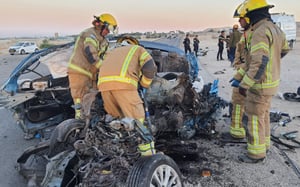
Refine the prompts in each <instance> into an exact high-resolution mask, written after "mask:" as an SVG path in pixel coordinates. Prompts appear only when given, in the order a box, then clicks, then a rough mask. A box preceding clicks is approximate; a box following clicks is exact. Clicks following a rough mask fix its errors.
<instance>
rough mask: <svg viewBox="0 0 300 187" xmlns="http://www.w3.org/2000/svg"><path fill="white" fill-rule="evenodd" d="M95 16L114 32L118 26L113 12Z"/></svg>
mask: <svg viewBox="0 0 300 187" xmlns="http://www.w3.org/2000/svg"><path fill="white" fill-rule="evenodd" d="M94 18H95V19H96V20H97V21H99V22H101V23H103V24H104V26H106V27H107V28H108V30H109V31H110V32H114V31H115V30H116V29H117V27H118V24H117V21H116V19H115V18H114V17H113V16H112V15H111V14H108V13H105V14H101V15H100V16H94Z"/></svg>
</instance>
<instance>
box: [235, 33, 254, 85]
mask: <svg viewBox="0 0 300 187" xmlns="http://www.w3.org/2000/svg"><path fill="white" fill-rule="evenodd" d="M249 32H250V29H248V30H246V31H244V33H243V35H242V37H241V39H240V41H239V42H238V43H237V45H236V51H235V58H234V62H233V67H234V68H236V70H237V71H236V74H235V75H234V78H235V79H236V80H239V81H241V80H242V79H243V77H244V75H245V73H246V68H247V64H246V61H247V56H248V55H247V54H248V52H249V49H248V47H247V38H248V37H247V36H248V35H249Z"/></svg>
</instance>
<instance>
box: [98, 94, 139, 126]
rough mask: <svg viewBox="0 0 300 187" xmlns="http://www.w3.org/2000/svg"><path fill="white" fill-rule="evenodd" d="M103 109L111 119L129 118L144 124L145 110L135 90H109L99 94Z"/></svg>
mask: <svg viewBox="0 0 300 187" xmlns="http://www.w3.org/2000/svg"><path fill="white" fill-rule="evenodd" d="M101 95H102V99H103V102H104V109H105V110H106V112H107V113H108V114H110V115H112V116H113V117H120V118H123V117H131V118H134V119H137V120H139V121H140V122H141V123H144V119H145V110H144V105H143V101H142V100H141V98H140V96H139V94H138V92H137V90H110V91H102V92H101Z"/></svg>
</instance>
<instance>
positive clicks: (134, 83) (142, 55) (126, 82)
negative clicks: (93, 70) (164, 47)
mask: <svg viewBox="0 0 300 187" xmlns="http://www.w3.org/2000/svg"><path fill="white" fill-rule="evenodd" d="M156 71H157V67H156V65H155V63H154V60H153V59H152V57H151V55H150V54H149V53H148V52H147V51H146V49H145V48H143V47H141V46H138V45H128V46H122V47H117V48H115V49H112V50H109V51H107V53H106V55H105V59H104V60H103V63H102V66H101V68H100V70H99V77H98V89H99V91H109V90H122V89H123V90H124V89H125V90H137V88H138V84H140V85H141V86H142V87H144V88H148V87H149V86H150V84H151V82H152V79H153V78H154V76H155V74H156Z"/></svg>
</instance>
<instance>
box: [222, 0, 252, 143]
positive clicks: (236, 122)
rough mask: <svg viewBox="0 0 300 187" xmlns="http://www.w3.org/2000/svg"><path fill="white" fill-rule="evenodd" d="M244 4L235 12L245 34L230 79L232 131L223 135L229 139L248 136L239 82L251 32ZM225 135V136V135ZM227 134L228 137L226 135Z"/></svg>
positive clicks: (237, 51)
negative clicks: (233, 74) (232, 76)
mask: <svg viewBox="0 0 300 187" xmlns="http://www.w3.org/2000/svg"><path fill="white" fill-rule="evenodd" d="M241 7H242V4H240V5H239V6H238V7H237V9H236V10H235V12H234V15H233V18H239V23H240V25H241V27H242V28H243V29H244V32H243V35H242V37H241V39H240V41H239V42H238V43H237V47H236V52H235V58H234V62H233V67H234V68H235V69H236V70H237V71H236V74H235V76H234V78H232V79H231V80H230V82H231V86H232V87H233V88H232V97H231V103H232V111H231V125H230V133H229V135H230V136H228V135H227V134H225V135H223V138H229V139H235V140H237V139H243V138H245V137H246V131H245V128H244V127H243V122H242V119H243V115H244V106H245V104H244V103H245V99H246V98H245V96H243V95H241V94H240V93H239V89H238V87H239V83H240V81H241V80H242V78H243V76H244V74H245V67H246V64H245V62H246V55H247V53H248V51H249V50H248V47H247V45H246V41H247V36H248V34H249V32H250V29H249V26H250V25H249V23H250V20H249V18H248V17H246V16H245V13H246V12H245V11H244V10H243V9H241ZM224 136H225V137H224ZM226 136H227V137H226Z"/></svg>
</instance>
